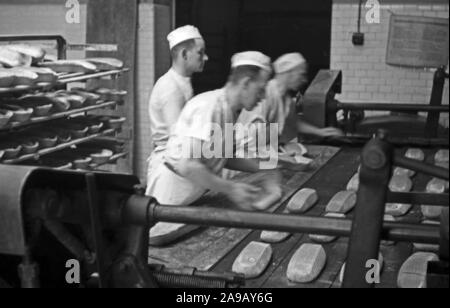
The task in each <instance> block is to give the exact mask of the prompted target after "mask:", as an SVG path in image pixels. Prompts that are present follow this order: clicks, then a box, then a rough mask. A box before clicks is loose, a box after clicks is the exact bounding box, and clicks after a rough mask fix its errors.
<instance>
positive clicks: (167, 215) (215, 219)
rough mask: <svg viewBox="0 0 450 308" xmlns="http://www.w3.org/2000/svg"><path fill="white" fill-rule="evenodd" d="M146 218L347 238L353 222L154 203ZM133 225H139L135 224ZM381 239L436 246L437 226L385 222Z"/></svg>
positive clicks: (143, 220) (148, 220)
mask: <svg viewBox="0 0 450 308" xmlns="http://www.w3.org/2000/svg"><path fill="white" fill-rule="evenodd" d="M127 206H129V204H128V205H127ZM148 215H149V216H148V219H145V218H142V219H141V220H140V221H139V223H141V224H145V223H147V222H150V223H155V222H158V221H164V222H174V223H185V224H193V225H202V226H214V227H229V228H241V229H257V230H270V231H281V232H290V233H313V234H322V235H335V236H343V237H349V236H350V231H351V226H352V221H351V220H349V219H338V218H326V217H311V216H300V215H289V214H269V213H260V212H242V211H234V210H225V209H216V208H199V207H174V206H164V205H156V203H153V204H151V205H150V210H149V211H148ZM134 222H135V223H138V221H134ZM383 239H386V240H396V241H414V242H419V241H420V242H422V243H429V244H436V243H439V227H437V226H434V225H429V226H428V225H423V226H422V225H420V226H417V225H415V224H402V223H392V222H385V223H384V224H383Z"/></svg>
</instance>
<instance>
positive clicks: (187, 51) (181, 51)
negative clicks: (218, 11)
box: [148, 25, 208, 184]
mask: <svg viewBox="0 0 450 308" xmlns="http://www.w3.org/2000/svg"><path fill="white" fill-rule="evenodd" d="M167 40H168V41H169V47H170V53H171V56H172V66H171V68H170V69H169V71H168V72H167V73H166V74H164V75H163V76H162V77H161V78H159V79H158V81H157V82H156V84H155V85H154V87H153V90H152V94H151V96H150V102H149V116H150V129H151V136H152V143H153V153H152V155H151V156H150V158H149V161H148V163H149V166H148V179H150V178H151V177H150V174H151V173H152V172H153V170H154V168H155V167H156V166H157V165H158V164H159V162H160V160H161V159H162V155H163V152H164V150H165V148H166V143H167V140H168V139H169V136H170V130H171V129H172V127H173V125H174V124H175V123H176V121H177V119H178V117H179V115H180V113H181V110H182V109H183V108H184V105H185V104H186V102H187V101H188V100H190V99H191V98H192V97H193V95H194V91H193V89H192V83H191V77H192V75H193V74H194V73H200V72H202V71H203V68H204V65H205V62H206V61H207V60H208V56H207V55H206V53H205V41H204V40H203V38H202V36H201V34H200V32H199V30H198V29H197V28H195V27H194V26H190V25H188V26H184V27H181V28H178V29H175V30H174V31H172V32H171V33H169V35H168V36H167ZM150 184H151V183H150Z"/></svg>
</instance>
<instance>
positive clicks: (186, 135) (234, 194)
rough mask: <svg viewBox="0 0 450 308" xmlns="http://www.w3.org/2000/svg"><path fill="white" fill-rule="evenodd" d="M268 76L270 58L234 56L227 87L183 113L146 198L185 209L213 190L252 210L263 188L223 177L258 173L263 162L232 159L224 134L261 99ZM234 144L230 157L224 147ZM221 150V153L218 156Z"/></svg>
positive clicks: (189, 105) (191, 103)
mask: <svg viewBox="0 0 450 308" xmlns="http://www.w3.org/2000/svg"><path fill="white" fill-rule="evenodd" d="M270 74H271V61H270V58H268V57H267V56H265V55H263V54H262V53H259V52H244V53H239V54H236V55H235V56H233V58H232V72H231V74H230V77H229V81H228V82H227V84H226V85H225V87H224V88H222V89H219V90H215V91H210V92H206V93H203V94H200V95H198V96H196V97H194V98H193V99H192V100H191V101H189V102H188V103H187V104H186V106H185V108H184V109H183V110H182V112H181V115H180V117H179V119H178V121H177V123H176V125H175V128H174V131H173V134H172V135H171V136H170V138H169V141H168V142H167V147H166V151H165V155H164V161H163V163H161V164H159V165H158V167H157V168H156V170H155V172H153V173H152V174H150V181H149V182H150V183H152V185H151V186H149V187H148V195H151V196H153V197H155V198H156V199H157V200H158V202H159V203H160V204H163V205H171V206H186V205H190V204H191V203H193V202H194V201H196V200H198V199H199V198H200V197H201V196H202V195H203V194H204V193H205V192H207V191H208V190H211V191H216V192H220V193H223V194H225V195H226V196H227V197H228V198H229V199H231V200H232V201H233V202H234V203H235V204H236V205H238V206H240V207H241V208H243V209H246V210H253V208H252V202H253V201H254V200H256V199H257V198H258V192H259V191H260V190H259V188H257V187H255V186H253V185H249V184H245V183H239V182H234V181H229V180H227V179H224V178H222V177H221V176H220V174H221V172H222V169H223V168H224V167H225V166H226V167H227V168H229V169H232V170H241V171H246V172H256V171H258V170H259V167H260V166H259V163H258V162H257V161H256V160H249V159H245V158H242V159H237V158H233V154H234V153H233V144H231V145H230V142H231V143H234V141H233V136H232V135H231V140H230V138H227V136H229V135H226V133H225V131H226V130H227V129H229V126H231V127H232V126H234V124H235V123H236V120H237V118H238V117H239V114H240V113H241V111H242V110H244V109H245V110H248V111H250V110H252V109H253V108H254V107H255V106H256V104H257V102H259V101H260V100H261V99H262V98H263V96H264V92H265V86H266V84H267V81H268V80H269V78H270ZM227 125H228V128H227ZM230 146H231V153H228V154H231V156H228V155H227V153H225V152H226V150H224V149H226V148H227V149H229V148H230ZM205 149H207V150H206V151H205ZM218 149H222V150H219V151H218V152H220V154H217V153H218V152H216V150H218ZM230 157H231V158H230Z"/></svg>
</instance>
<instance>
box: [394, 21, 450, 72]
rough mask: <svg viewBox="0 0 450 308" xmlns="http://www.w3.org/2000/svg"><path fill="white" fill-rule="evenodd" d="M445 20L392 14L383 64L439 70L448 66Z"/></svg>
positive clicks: (447, 41) (447, 39)
mask: <svg viewBox="0 0 450 308" xmlns="http://www.w3.org/2000/svg"><path fill="white" fill-rule="evenodd" d="M448 44H449V29H448V19H445V18H432V17H419V16H402V15H392V16H391V21H390V30H389V40H388V46H387V54H386V63H387V64H392V65H401V66H412V67H439V66H442V65H447V63H448V51H449V50H448V49H449V48H448Z"/></svg>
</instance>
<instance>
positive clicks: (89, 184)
mask: <svg viewBox="0 0 450 308" xmlns="http://www.w3.org/2000/svg"><path fill="white" fill-rule="evenodd" d="M85 178H86V190H87V196H88V205H89V214H90V220H91V232H92V238H93V241H94V246H95V254H96V261H97V271H98V277H99V287H100V288H102V287H105V286H106V269H105V265H104V260H105V257H104V253H105V250H104V247H103V242H102V228H101V225H100V221H101V220H100V213H99V209H98V204H99V203H98V195H97V192H98V190H97V179H96V177H95V174H93V173H87V174H86V175H85Z"/></svg>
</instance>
